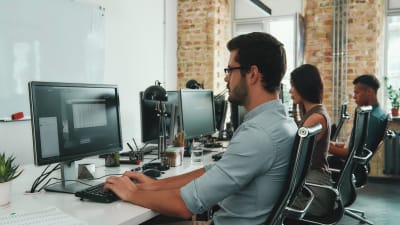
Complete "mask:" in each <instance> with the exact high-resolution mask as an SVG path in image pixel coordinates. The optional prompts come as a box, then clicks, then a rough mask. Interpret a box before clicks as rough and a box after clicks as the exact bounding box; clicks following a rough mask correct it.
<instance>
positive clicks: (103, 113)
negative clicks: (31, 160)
mask: <svg viewBox="0 0 400 225" xmlns="http://www.w3.org/2000/svg"><path fill="white" fill-rule="evenodd" d="M29 95H30V109H31V117H32V119H31V121H32V134H33V146H34V157H35V164H36V165H44V164H51V163H57V162H61V163H66V164H68V165H70V164H71V162H73V161H75V160H79V159H82V158H84V157H87V156H93V155H99V154H106V153H113V152H117V151H120V150H121V149H122V135H121V127H120V116H119V98H118V89H117V87H116V86H115V85H106V84H78V83H56V82H38V81H32V82H30V83H29ZM72 169H74V168H72Z"/></svg>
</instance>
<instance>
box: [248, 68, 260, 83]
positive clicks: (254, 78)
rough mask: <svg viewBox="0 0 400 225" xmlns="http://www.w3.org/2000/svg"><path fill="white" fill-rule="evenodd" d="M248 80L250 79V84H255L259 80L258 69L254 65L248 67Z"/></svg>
mask: <svg viewBox="0 0 400 225" xmlns="http://www.w3.org/2000/svg"><path fill="white" fill-rule="evenodd" d="M249 78H250V81H251V82H256V81H257V80H258V79H260V78H261V75H260V71H259V70H258V67H257V66H256V65H252V66H251V67H250V76H249Z"/></svg>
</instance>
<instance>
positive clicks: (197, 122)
mask: <svg viewBox="0 0 400 225" xmlns="http://www.w3.org/2000/svg"><path fill="white" fill-rule="evenodd" d="M180 98H181V101H180V104H181V107H180V108H181V117H182V128H183V130H184V132H185V139H193V138H199V137H203V136H207V135H211V134H214V133H215V115H214V95H213V91H212V90H205V89H202V90H193V89H182V90H181V91H180Z"/></svg>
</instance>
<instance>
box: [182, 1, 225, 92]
mask: <svg viewBox="0 0 400 225" xmlns="http://www.w3.org/2000/svg"><path fill="white" fill-rule="evenodd" d="M230 7H231V0H179V1H178V51H177V54H178V56H177V59H178V84H177V87H178V88H182V87H185V84H186V82H187V81H188V80H190V79H195V80H197V81H198V82H201V83H203V82H204V87H205V88H207V89H214V91H215V93H218V92H219V91H221V90H222V89H223V88H224V87H225V84H224V81H223V78H224V74H223V68H224V67H225V65H226V64H227V62H228V56H229V52H228V51H227V50H226V47H225V46H226V42H227V41H228V40H229V39H230V38H231V33H232V32H231V10H230Z"/></svg>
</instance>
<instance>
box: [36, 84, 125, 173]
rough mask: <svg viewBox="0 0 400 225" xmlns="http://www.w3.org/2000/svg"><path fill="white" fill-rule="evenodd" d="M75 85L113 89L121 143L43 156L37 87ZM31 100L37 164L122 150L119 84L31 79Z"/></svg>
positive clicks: (70, 160)
mask: <svg viewBox="0 0 400 225" xmlns="http://www.w3.org/2000/svg"><path fill="white" fill-rule="evenodd" d="M43 86H48V87H60V88H62V87H67V88H68V87H74V88H109V89H113V90H114V93H115V98H116V110H117V123H118V124H117V126H118V137H119V138H118V139H119V145H118V146H112V147H109V148H103V149H99V150H97V151H91V152H82V153H79V154H74V155H67V156H57V157H51V158H43V157H42V156H41V154H42V151H41V146H40V140H39V139H38V138H40V131H39V123H38V119H39V115H37V114H36V113H35V112H36V107H37V106H36V101H35V97H36V90H35V88H36V87H43ZM29 102H30V113H31V126H32V129H31V130H32V139H33V149H34V154H33V155H34V163H35V165H38V166H41V165H47V164H52V163H60V162H73V161H76V160H80V159H82V158H85V157H90V156H96V155H101V154H108V153H113V152H118V151H121V150H122V148H123V141H122V129H121V116H120V102H119V91H118V87H117V85H113V84H93V83H63V82H45V81H30V82H29Z"/></svg>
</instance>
